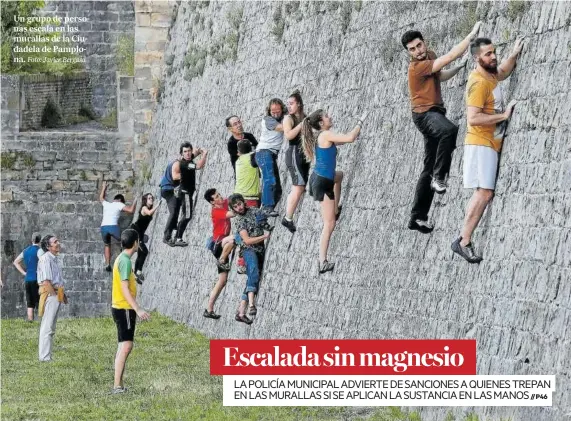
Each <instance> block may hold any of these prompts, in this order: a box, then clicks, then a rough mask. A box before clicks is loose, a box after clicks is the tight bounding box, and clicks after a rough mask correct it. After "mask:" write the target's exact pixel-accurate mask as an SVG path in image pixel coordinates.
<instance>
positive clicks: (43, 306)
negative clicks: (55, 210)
mask: <svg viewBox="0 0 571 421" xmlns="http://www.w3.org/2000/svg"><path fill="white" fill-rule="evenodd" d="M41 246H42V249H43V250H44V251H45V253H44V254H43V255H42V256H41V257H40V259H39V261H38V284H39V285H40V306H39V310H38V315H39V316H43V317H42V323H41V325H40V340H39V357H40V361H51V359H52V345H53V338H54V334H55V332H56V322H57V316H58V312H59V308H60V305H61V303H62V302H63V303H67V298H66V297H65V294H64V288H63V286H64V280H63V276H62V268H61V264H60V262H59V260H58V258H57V256H58V254H59V252H60V243H59V240H58V239H57V237H56V236H55V235H46V236H45V237H44V238H42V241H41Z"/></svg>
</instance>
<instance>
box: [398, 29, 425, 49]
mask: <svg viewBox="0 0 571 421" xmlns="http://www.w3.org/2000/svg"><path fill="white" fill-rule="evenodd" d="M417 38H418V39H419V40H421V41H424V38H423V37H422V34H421V33H420V32H418V31H406V32H405V33H404V34H403V35H402V37H401V39H400V42H401V43H402V46H403V47H404V49H405V50H406V49H407V48H406V45H407V44H408V43H409V42H411V41H414V40H415V39H417Z"/></svg>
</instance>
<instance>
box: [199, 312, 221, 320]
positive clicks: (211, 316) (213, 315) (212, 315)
mask: <svg viewBox="0 0 571 421" xmlns="http://www.w3.org/2000/svg"><path fill="white" fill-rule="evenodd" d="M202 315H203V316H204V317H206V318H208V319H214V320H218V319H219V318H220V317H221V316H220V314H216V313H215V312H214V311H208V310H204V313H202Z"/></svg>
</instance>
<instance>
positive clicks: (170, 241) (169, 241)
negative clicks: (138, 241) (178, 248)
mask: <svg viewBox="0 0 571 421" xmlns="http://www.w3.org/2000/svg"><path fill="white" fill-rule="evenodd" d="M163 243H165V244H166V245H167V246H169V247H174V241H173V240H171V239H170V238H163Z"/></svg>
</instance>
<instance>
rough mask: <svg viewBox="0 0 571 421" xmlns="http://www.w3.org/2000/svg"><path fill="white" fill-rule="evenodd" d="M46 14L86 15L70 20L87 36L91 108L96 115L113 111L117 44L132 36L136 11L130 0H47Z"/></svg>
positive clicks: (81, 33) (86, 62)
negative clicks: (91, 97)
mask: <svg viewBox="0 0 571 421" xmlns="http://www.w3.org/2000/svg"><path fill="white" fill-rule="evenodd" d="M44 12H45V13H46V14H50V15H57V16H61V17H65V16H81V17H87V18H88V19H89V21H88V22H81V23H77V24H73V26H77V27H78V28H79V31H78V32H77V35H80V36H84V37H86V41H85V43H83V44H81V46H83V47H85V48H86V51H85V52H84V53H82V55H83V56H84V57H85V60H86V61H85V68H86V70H87V72H88V73H89V75H90V78H91V83H92V86H93V99H92V103H91V104H92V106H93V110H94V111H95V113H96V114H97V115H98V116H99V117H104V116H106V115H108V114H110V113H113V112H114V111H115V112H116V103H117V98H116V86H117V85H116V76H115V72H116V71H117V70H118V68H117V48H118V44H119V42H120V41H121V40H122V42H126V40H127V38H128V37H133V36H134V29H135V12H134V9H133V2H132V1H106V0H102V1H99V0H90V1H65V0H55V1H46V7H45V9H44Z"/></svg>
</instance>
